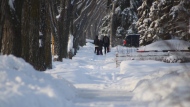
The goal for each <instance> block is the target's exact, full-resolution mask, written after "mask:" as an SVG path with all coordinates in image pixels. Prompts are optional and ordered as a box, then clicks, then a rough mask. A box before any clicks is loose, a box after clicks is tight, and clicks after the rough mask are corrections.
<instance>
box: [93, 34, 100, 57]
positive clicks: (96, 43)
mask: <svg viewBox="0 0 190 107" xmlns="http://www.w3.org/2000/svg"><path fill="white" fill-rule="evenodd" d="M98 44H99V40H98V36H96V37H95V39H94V45H95V49H94V53H96V54H98Z"/></svg>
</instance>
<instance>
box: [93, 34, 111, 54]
mask: <svg viewBox="0 0 190 107" xmlns="http://www.w3.org/2000/svg"><path fill="white" fill-rule="evenodd" d="M94 45H95V50H94V53H96V55H103V53H102V47H104V54H106V53H107V52H109V45H110V39H109V37H108V36H104V37H103V39H101V38H100V37H98V36H96V37H95V39H94Z"/></svg>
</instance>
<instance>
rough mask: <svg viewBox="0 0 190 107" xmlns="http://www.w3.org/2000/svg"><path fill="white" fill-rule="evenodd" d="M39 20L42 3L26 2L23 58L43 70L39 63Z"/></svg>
mask: <svg viewBox="0 0 190 107" xmlns="http://www.w3.org/2000/svg"><path fill="white" fill-rule="evenodd" d="M39 19H40V1H39V0H26V1H25V3H24V7H23V19H22V24H23V28H22V34H23V42H22V45H23V46H25V47H23V53H22V56H23V58H26V59H25V60H26V61H28V62H29V63H30V64H31V65H33V67H34V68H35V69H37V70H42V68H44V67H42V66H43V65H41V64H40V62H39V60H38V59H39V56H38V55H39Z"/></svg>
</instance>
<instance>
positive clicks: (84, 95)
mask: <svg viewBox="0 0 190 107" xmlns="http://www.w3.org/2000/svg"><path fill="white" fill-rule="evenodd" d="M78 91H79V92H78V98H77V100H76V101H75V107H127V105H129V104H130V103H131V102H130V100H131V93H129V92H127V91H122V90H110V89H103V90H85V89H79V90H78Z"/></svg>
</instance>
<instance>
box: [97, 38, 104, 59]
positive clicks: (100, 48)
mask: <svg viewBox="0 0 190 107" xmlns="http://www.w3.org/2000/svg"><path fill="white" fill-rule="evenodd" d="M98 40H99V43H98V55H103V54H102V47H103V41H102V40H101V38H98Z"/></svg>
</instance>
